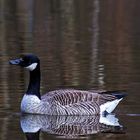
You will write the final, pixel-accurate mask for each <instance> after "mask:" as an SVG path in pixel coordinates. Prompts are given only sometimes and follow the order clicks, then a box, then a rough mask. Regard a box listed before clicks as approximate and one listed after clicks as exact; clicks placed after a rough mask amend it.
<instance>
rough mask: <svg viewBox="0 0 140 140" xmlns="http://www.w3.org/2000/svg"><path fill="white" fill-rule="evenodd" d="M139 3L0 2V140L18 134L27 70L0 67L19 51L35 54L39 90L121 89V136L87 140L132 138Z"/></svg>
mask: <svg viewBox="0 0 140 140" xmlns="http://www.w3.org/2000/svg"><path fill="white" fill-rule="evenodd" d="M139 7H140V1H137V0H133V1H129V2H128V0H123V1H122V0H117V1H111V0H106V1H98V0H75V1H74V0H67V1H66V0H44V1H39V0H36V1H33V0H17V1H15V0H12V1H10V0H0V60H1V61H0V123H1V128H0V139H1V140H6V139H9V138H10V139H11V140H12V139H13V140H15V139H24V138H25V134H24V133H23V132H22V129H21V127H20V117H21V115H20V101H21V98H22V96H23V94H24V93H25V91H26V88H27V85H28V72H26V71H25V70H23V69H21V68H19V67H13V66H10V65H9V64H8V61H9V59H10V58H13V57H17V56H18V55H20V54H22V53H35V54H37V55H38V56H39V57H40V60H41V74H42V83H41V93H42V94H44V93H45V92H47V91H50V90H53V89H59V88H70V87H72V88H73V87H74V88H76V89H86V90H88V89H101V90H102V89H103V90H126V91H127V93H128V97H127V98H126V99H125V100H124V101H123V102H122V103H121V104H120V105H119V107H118V108H117V110H116V114H117V117H118V118H119V121H120V122H121V124H122V125H123V126H124V127H125V128H126V129H125V133H123V134H120V133H119V134H114V133H97V134H92V135H90V136H89V137H88V139H112V140H115V139H120V140H133V139H134V140H135V139H139V137H140V134H139V129H140V102H139V91H140V55H139V54H140V49H139V46H140V39H139V36H140V26H139V25H140V15H139ZM39 135H40V139H42V140H43V139H52V140H56V139H58V138H59V139H65V138H64V137H54V136H53V135H50V134H48V133H45V132H40V134H39ZM67 139H70V138H69V137H68V138H67ZM76 139H80V137H78V138H76ZM83 139H87V137H83Z"/></svg>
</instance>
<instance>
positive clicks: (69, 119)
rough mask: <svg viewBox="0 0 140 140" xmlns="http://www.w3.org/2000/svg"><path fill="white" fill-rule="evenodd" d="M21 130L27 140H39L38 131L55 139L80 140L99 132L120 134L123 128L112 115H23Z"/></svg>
mask: <svg viewBox="0 0 140 140" xmlns="http://www.w3.org/2000/svg"><path fill="white" fill-rule="evenodd" d="M20 124H21V128H22V130H23V132H24V133H25V134H26V137H27V140H39V133H40V131H43V132H47V133H48V134H51V135H53V136H55V137H57V138H60V137H65V138H76V137H78V138H80V137H83V136H84V137H86V136H89V135H91V134H97V133H99V132H101V133H102V132H103V133H105V132H107V133H121V132H122V131H123V126H122V125H120V124H119V120H118V118H116V117H115V115H114V114H108V115H106V116H102V115H95V116H46V115H29V114H28V115H23V116H21V120H20Z"/></svg>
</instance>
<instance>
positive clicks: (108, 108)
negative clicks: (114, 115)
mask: <svg viewBox="0 0 140 140" xmlns="http://www.w3.org/2000/svg"><path fill="white" fill-rule="evenodd" d="M103 94H110V95H112V96H114V97H115V98H114V100H112V101H107V102H106V103H104V104H101V105H100V114H108V113H111V112H112V111H113V110H114V109H115V108H116V107H117V105H118V104H119V102H120V101H121V100H122V99H123V98H124V97H125V96H126V95H127V94H126V93H124V92H120V91H114V92H111V91H109V92H105V93H103Z"/></svg>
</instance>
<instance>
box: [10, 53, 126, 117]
mask: <svg viewBox="0 0 140 140" xmlns="http://www.w3.org/2000/svg"><path fill="white" fill-rule="evenodd" d="M9 63H10V64H11V65H18V66H21V67H24V68H26V69H28V70H29V72H30V80H29V85H28V89H27V91H26V93H25V94H24V96H23V98H22V101H21V106H20V108H21V112H22V113H29V114H47V115H97V114H109V113H111V112H112V111H113V110H114V109H115V108H116V106H117V105H118V104H119V102H120V101H121V100H122V99H123V98H124V97H125V95H126V94H125V93H123V92H121V91H92V90H91V91H88V90H77V89H58V90H54V91H49V92H48V93H46V94H44V95H42V96H41V95H40V60H39V58H38V57H37V56H36V55H34V54H24V55H22V56H21V57H19V58H16V59H12V60H10V61H9Z"/></svg>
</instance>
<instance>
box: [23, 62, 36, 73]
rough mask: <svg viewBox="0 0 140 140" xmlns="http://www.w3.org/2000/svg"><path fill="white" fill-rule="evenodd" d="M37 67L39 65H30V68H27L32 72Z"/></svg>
mask: <svg viewBox="0 0 140 140" xmlns="http://www.w3.org/2000/svg"><path fill="white" fill-rule="evenodd" d="M36 66H37V63H33V64H31V65H29V66H28V67H25V68H26V69H28V70H30V71H33V70H34V69H35V68H36Z"/></svg>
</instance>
